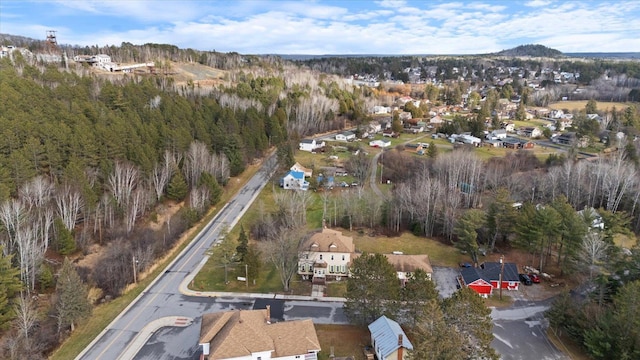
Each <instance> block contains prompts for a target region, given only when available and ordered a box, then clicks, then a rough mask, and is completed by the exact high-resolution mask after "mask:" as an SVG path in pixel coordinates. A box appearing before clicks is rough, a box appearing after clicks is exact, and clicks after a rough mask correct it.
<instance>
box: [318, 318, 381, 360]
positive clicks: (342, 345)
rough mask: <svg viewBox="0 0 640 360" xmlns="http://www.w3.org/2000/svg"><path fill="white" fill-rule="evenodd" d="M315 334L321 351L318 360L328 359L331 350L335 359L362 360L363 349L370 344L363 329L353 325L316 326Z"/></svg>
mask: <svg viewBox="0 0 640 360" xmlns="http://www.w3.org/2000/svg"><path fill="white" fill-rule="evenodd" d="M315 328H316V333H317V334H318V340H319V341H320V347H321V348H322V351H320V354H318V355H319V356H318V359H319V360H327V359H329V355H331V348H333V355H335V356H336V357H347V356H354V359H355V360H364V354H363V352H362V350H363V348H364V347H365V346H367V345H370V343H371V336H370V334H369V331H368V330H367V328H365V327H358V326H355V325H331V324H316V325H315Z"/></svg>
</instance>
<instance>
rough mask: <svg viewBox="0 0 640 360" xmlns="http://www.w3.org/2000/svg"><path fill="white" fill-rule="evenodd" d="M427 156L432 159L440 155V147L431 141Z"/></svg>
mask: <svg viewBox="0 0 640 360" xmlns="http://www.w3.org/2000/svg"><path fill="white" fill-rule="evenodd" d="M427 156H428V157H429V158H430V159H435V158H437V157H438V147H437V146H436V145H435V144H434V143H433V141H431V142H430V143H429V148H428V149H427Z"/></svg>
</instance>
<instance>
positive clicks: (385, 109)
mask: <svg viewBox="0 0 640 360" xmlns="http://www.w3.org/2000/svg"><path fill="white" fill-rule="evenodd" d="M371 112H372V113H373V114H390V113H391V107H390V106H380V105H376V106H374V107H373V110H372V111H371Z"/></svg>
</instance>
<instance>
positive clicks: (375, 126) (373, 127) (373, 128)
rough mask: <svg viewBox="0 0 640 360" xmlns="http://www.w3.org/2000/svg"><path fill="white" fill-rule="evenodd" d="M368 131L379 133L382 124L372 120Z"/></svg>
mask: <svg viewBox="0 0 640 360" xmlns="http://www.w3.org/2000/svg"><path fill="white" fill-rule="evenodd" d="M367 131H368V132H369V133H371V134H375V133H379V132H380V131H382V124H380V123H379V122H374V121H372V122H370V123H369V125H368V127H367Z"/></svg>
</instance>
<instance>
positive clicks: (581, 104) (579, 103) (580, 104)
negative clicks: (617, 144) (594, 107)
mask: <svg viewBox="0 0 640 360" xmlns="http://www.w3.org/2000/svg"><path fill="white" fill-rule="evenodd" d="M586 105H587V100H575V101H559V102H555V103H551V104H549V107H550V108H551V109H555V110H563V109H567V110H569V111H574V110H584V108H585V106H586ZM614 106H615V107H616V110H618V111H620V110H624V109H626V108H627V107H629V105H627V104H626V103H621V102H598V110H600V111H610V110H611V109H612V108H613V107H614Z"/></svg>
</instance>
